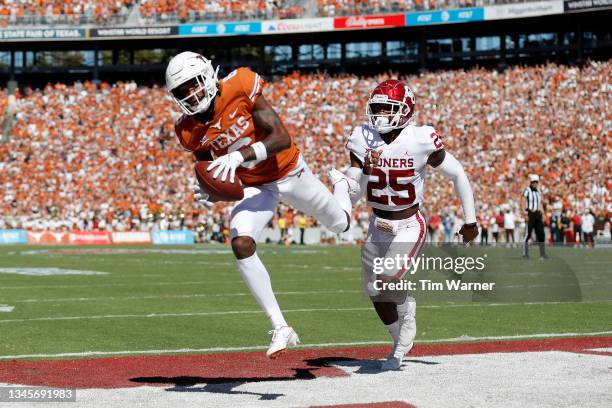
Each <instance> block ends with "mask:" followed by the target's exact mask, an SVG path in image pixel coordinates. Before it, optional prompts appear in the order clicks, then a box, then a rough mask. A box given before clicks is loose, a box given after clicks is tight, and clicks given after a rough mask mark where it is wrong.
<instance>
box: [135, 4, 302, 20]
mask: <svg viewBox="0 0 612 408" xmlns="http://www.w3.org/2000/svg"><path fill="white" fill-rule="evenodd" d="M299 3H300V2H299V1H287V0H245V1H236V0H211V1H197V0H142V1H141V3H140V5H139V11H140V16H141V20H142V21H143V22H144V23H157V22H182V23H184V22H190V21H200V20H205V21H215V20H247V19H279V18H299V17H302V16H303V14H304V7H302V6H301V5H300V4H299ZM302 3H303V2H302Z"/></svg>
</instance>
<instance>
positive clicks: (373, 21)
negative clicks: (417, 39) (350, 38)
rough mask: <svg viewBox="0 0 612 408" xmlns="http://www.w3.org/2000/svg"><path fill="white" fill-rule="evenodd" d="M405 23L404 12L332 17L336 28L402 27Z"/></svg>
mask: <svg viewBox="0 0 612 408" xmlns="http://www.w3.org/2000/svg"><path fill="white" fill-rule="evenodd" d="M405 23H406V16H405V15H404V14H386V15H384V14H383V15H377V16H350V17H337V18H334V28H336V29H364V28H388V27H403V26H404V25H405Z"/></svg>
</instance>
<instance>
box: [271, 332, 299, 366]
mask: <svg viewBox="0 0 612 408" xmlns="http://www.w3.org/2000/svg"><path fill="white" fill-rule="evenodd" d="M268 334H271V335H272V342H270V347H269V348H268V351H267V352H266V356H267V357H268V358H272V359H274V358H276V357H278V356H279V355H281V354H282V353H284V352H285V351H287V347H288V346H296V345H297V344H299V342H300V339H299V337H298V335H297V333H296V332H295V330H293V327H290V326H283V327H280V328H278V329H274V330H270V331H269V332H268Z"/></svg>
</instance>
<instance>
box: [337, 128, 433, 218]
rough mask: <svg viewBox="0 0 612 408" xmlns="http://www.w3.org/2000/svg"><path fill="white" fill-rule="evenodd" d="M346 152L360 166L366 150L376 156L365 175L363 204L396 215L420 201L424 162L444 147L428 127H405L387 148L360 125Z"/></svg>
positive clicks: (349, 141) (425, 170)
mask: <svg viewBox="0 0 612 408" xmlns="http://www.w3.org/2000/svg"><path fill="white" fill-rule="evenodd" d="M347 148H348V149H349V150H350V151H351V152H352V153H353V154H354V155H355V156H356V157H357V158H358V159H359V160H360V161H361V163H362V164H363V163H364V160H365V156H366V154H367V152H368V151H369V150H377V151H379V152H380V158H379V160H378V163H377V166H376V167H374V168H373V169H372V173H371V174H370V175H369V179H368V183H367V202H368V205H369V206H371V207H373V208H377V209H380V210H385V211H398V210H403V209H406V208H409V207H412V206H414V205H416V204H420V203H421V202H422V201H423V182H424V179H425V176H426V174H427V159H428V158H429V155H431V154H432V153H433V152H435V151H437V150H440V149H443V148H444V144H443V143H442V140H441V139H440V136H438V134H437V133H436V131H435V130H434V128H433V127H431V126H413V125H408V126H407V127H405V128H404V129H403V130H402V131H401V133H400V134H399V135H398V136H397V138H396V139H395V140H393V142H391V143H389V144H387V143H385V141H384V140H383V139H382V138H381V136H380V134H379V133H378V132H377V131H376V130H375V129H373V128H372V127H370V126H368V125H362V126H358V127H356V128H355V129H354V130H353V133H352V134H351V136H350V138H349V140H348V142H347Z"/></svg>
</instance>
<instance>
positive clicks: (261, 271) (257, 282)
mask: <svg viewBox="0 0 612 408" xmlns="http://www.w3.org/2000/svg"><path fill="white" fill-rule="evenodd" d="M237 263H238V269H240V275H242V279H243V280H244V283H246V285H247V286H248V288H249V289H250V290H251V293H252V294H253V296H254V297H255V300H257V303H259V306H260V307H261V308H262V309H263V311H264V312H266V315H268V318H269V319H270V322H271V323H272V327H273V328H274V329H278V328H279V327H282V326H288V325H287V322H286V321H285V318H284V317H283V312H281V310H280V307H279V306H278V302H277V301H276V296H274V292H273V291H272V283H271V282H270V275H269V274H268V271H267V270H266V267H265V266H264V264H263V263H262V262H261V260H260V259H259V257H258V256H257V253H254V254H253V255H251V256H249V257H248V258H244V259H238V260H237Z"/></svg>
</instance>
